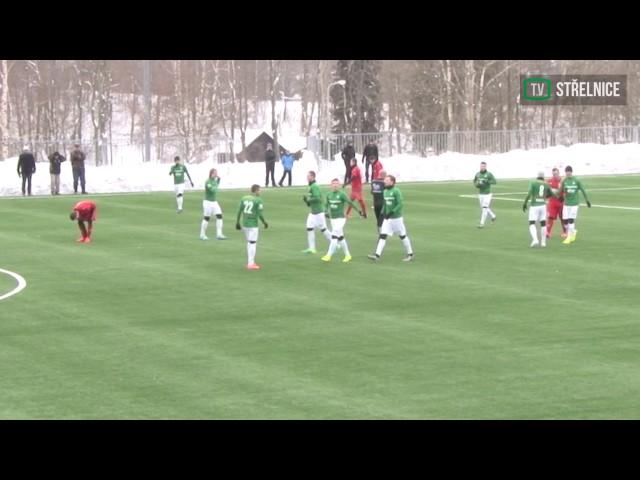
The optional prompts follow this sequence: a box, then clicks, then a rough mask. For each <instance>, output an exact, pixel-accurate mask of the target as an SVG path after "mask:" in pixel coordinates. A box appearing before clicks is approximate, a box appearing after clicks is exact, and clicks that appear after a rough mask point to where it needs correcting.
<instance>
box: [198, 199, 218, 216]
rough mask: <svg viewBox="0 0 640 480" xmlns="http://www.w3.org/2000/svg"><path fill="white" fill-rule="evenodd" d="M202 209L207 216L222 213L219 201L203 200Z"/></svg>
mask: <svg viewBox="0 0 640 480" xmlns="http://www.w3.org/2000/svg"><path fill="white" fill-rule="evenodd" d="M202 211H203V213H204V216H205V217H213V216H214V215H222V209H221V208H220V205H219V204H218V202H210V201H209V200H203V201H202Z"/></svg>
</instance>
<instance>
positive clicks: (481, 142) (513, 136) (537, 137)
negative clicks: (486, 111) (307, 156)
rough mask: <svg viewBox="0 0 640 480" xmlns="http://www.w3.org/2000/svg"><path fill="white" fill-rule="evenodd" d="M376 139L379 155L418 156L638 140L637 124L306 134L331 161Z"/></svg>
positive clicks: (310, 146)
mask: <svg viewBox="0 0 640 480" xmlns="http://www.w3.org/2000/svg"><path fill="white" fill-rule="evenodd" d="M371 141H373V142H375V143H376V145H377V146H378V151H379V154H380V155H381V156H385V157H388V156H392V155H397V154H402V153H406V154H413V155H418V156H421V157H428V156H432V155H440V154H441V153H445V152H457V153H470V154H488V153H505V152H508V151H510V150H516V149H522V150H531V149H538V148H547V147H552V146H556V145H565V146H568V145H574V144H576V143H597V144H611V143H639V142H640V126H620V127H610V126H605V127H577V128H554V129H546V130H485V131H459V132H417V133H401V132H379V133H355V134H340V135H330V136H328V137H326V138H320V137H309V138H308V140H307V148H308V149H310V150H313V151H314V152H315V153H316V155H317V156H318V157H319V158H321V159H323V160H333V159H335V158H336V155H337V154H339V153H340V152H341V151H342V149H343V148H344V147H345V146H346V145H347V143H348V142H351V143H352V145H353V146H354V148H355V150H356V153H357V154H359V155H362V152H363V150H364V147H365V146H366V145H367V144H368V143H369V142H371Z"/></svg>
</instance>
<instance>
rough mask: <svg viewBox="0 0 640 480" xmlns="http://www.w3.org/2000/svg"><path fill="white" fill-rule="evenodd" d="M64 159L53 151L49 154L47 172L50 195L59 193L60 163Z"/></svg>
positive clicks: (64, 159)
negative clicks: (49, 176) (49, 180)
mask: <svg viewBox="0 0 640 480" xmlns="http://www.w3.org/2000/svg"><path fill="white" fill-rule="evenodd" d="M64 161H66V158H64V156H62V155H60V153H59V152H57V151H55V152H53V153H52V154H51V155H49V173H50V174H51V195H60V164H61V163H62V162H64Z"/></svg>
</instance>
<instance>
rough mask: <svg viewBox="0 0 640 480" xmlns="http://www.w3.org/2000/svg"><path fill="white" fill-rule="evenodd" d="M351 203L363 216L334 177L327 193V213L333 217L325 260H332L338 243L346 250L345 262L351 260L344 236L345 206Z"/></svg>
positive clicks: (323, 258) (350, 205)
mask: <svg viewBox="0 0 640 480" xmlns="http://www.w3.org/2000/svg"><path fill="white" fill-rule="evenodd" d="M353 160H355V159H353ZM347 204H349V208H351V207H353V208H355V209H356V212H358V214H359V215H360V216H363V212H361V211H360V210H358V207H357V206H356V204H355V203H354V202H353V200H351V199H350V198H349V197H347V194H346V193H344V191H342V190H340V180H338V179H337V178H334V179H333V180H331V191H330V192H329V193H327V202H326V207H325V208H326V215H327V216H328V217H329V218H331V243H329V251H328V252H327V254H326V255H325V256H324V257H322V260H323V261H325V262H330V261H331V257H332V256H333V254H334V253H335V252H336V249H337V248H338V244H339V245H340V247H341V248H342V250H343V251H344V259H343V260H342V261H343V262H344V263H347V262H350V261H351V253H349V246H348V245H347V241H346V240H345V238H344V225H345V223H347V219H346V218H345V216H344V207H345V205H347Z"/></svg>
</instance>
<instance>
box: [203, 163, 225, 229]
mask: <svg viewBox="0 0 640 480" xmlns="http://www.w3.org/2000/svg"><path fill="white" fill-rule="evenodd" d="M218 187H220V177H219V176H218V171H217V170H216V169H215V168H212V169H211V170H209V178H208V179H207V181H206V182H205V184H204V200H203V201H202V211H203V214H202V223H201V224H200V240H209V238H208V237H207V227H208V226H209V220H210V219H211V217H212V216H213V215H215V216H216V238H217V239H218V240H226V239H227V237H225V236H224V235H223V234H222V209H221V208H220V204H219V203H218V200H217V196H218Z"/></svg>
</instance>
